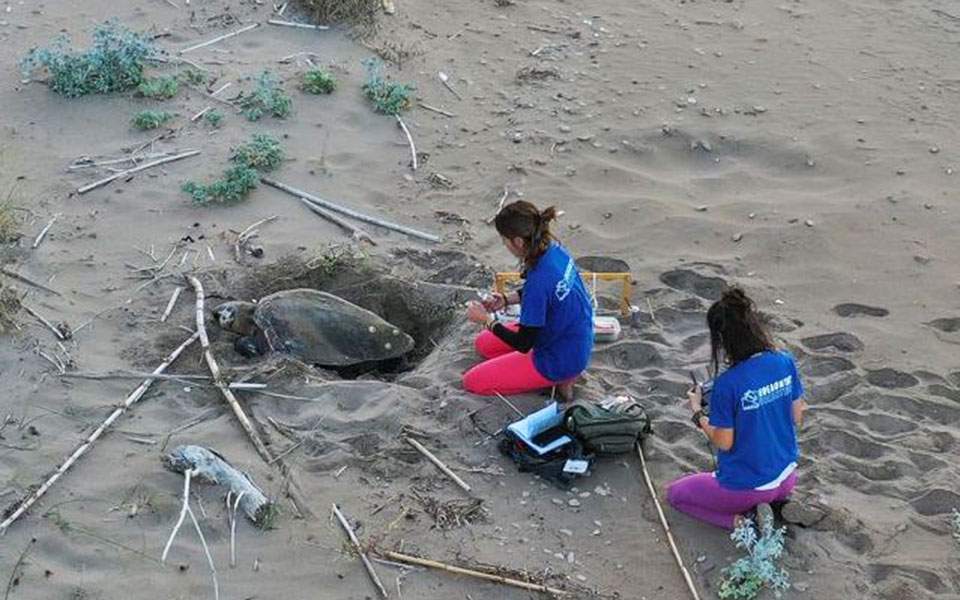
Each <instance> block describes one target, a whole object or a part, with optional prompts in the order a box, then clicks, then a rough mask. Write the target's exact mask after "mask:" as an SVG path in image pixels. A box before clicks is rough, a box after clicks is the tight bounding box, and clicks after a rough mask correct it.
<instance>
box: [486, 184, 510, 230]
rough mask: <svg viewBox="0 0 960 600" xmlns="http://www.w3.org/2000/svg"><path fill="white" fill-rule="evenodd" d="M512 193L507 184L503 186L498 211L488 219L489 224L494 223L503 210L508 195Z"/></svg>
mask: <svg viewBox="0 0 960 600" xmlns="http://www.w3.org/2000/svg"><path fill="white" fill-rule="evenodd" d="M509 195H510V190H509V189H507V186H503V194H502V195H501V196H500V202H498V203H497V212H495V213H493V216H492V217H490V218H489V219H487V225H489V224H491V223H493V222H494V221H495V220H496V218H497V215H499V214H500V211H501V210H503V203H504V202H506V201H507V197H508V196H509Z"/></svg>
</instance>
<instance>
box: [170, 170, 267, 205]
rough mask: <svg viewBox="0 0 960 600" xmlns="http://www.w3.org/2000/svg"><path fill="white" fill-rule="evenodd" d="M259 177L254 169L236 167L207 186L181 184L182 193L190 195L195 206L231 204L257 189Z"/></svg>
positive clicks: (191, 183)
mask: <svg viewBox="0 0 960 600" xmlns="http://www.w3.org/2000/svg"><path fill="white" fill-rule="evenodd" d="M259 180H260V175H259V173H257V171H256V169H251V168H250V167H244V166H236V167H232V168H230V169H227V170H226V171H224V173H223V177H222V178H221V179H217V180H216V181H213V182H212V183H209V184H199V183H195V182H193V181H188V182H186V183H185V184H183V188H182V189H183V191H184V192H186V193H188V194H190V197H191V198H193V201H194V202H195V203H197V204H210V203H217V204H232V203H234V202H239V201H241V200H243V199H244V198H246V197H247V195H248V194H249V193H250V191H251V190H253V189H254V188H255V187H257V182H258V181H259Z"/></svg>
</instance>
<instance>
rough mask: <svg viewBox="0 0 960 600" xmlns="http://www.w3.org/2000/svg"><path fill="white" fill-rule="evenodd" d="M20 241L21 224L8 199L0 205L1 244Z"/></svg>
mask: <svg viewBox="0 0 960 600" xmlns="http://www.w3.org/2000/svg"><path fill="white" fill-rule="evenodd" d="M11 195H12V193H11ZM19 239H20V222H19V220H18V219H17V216H16V214H14V212H13V206H11V205H10V199H9V198H7V200H5V201H4V202H2V203H0V244H9V243H11V242H15V241H17V240H19Z"/></svg>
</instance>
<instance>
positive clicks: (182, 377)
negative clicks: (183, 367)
mask: <svg viewBox="0 0 960 600" xmlns="http://www.w3.org/2000/svg"><path fill="white" fill-rule="evenodd" d="M62 376H63V377H67V378H71V379H95V380H96V379H160V380H171V381H210V377H209V376H208V375H188V374H186V373H183V374H173V373H141V372H139V371H111V372H107V373H89V372H83V371H79V372H73V373H64V374H63V375H62Z"/></svg>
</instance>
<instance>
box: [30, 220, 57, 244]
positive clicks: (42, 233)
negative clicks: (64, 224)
mask: <svg viewBox="0 0 960 600" xmlns="http://www.w3.org/2000/svg"><path fill="white" fill-rule="evenodd" d="M58 218H60V213H57V214H55V215H53V218H52V219H50V222H49V223H47V226H46V227H44V228H43V229H41V230H40V233H39V234H38V235H37V238H36V239H35V240H33V245H32V246H31V248H33V249H34V250H36V249H37V247H38V246H39V245H40V242H42V241H43V238H44V237H46V235H47V232H48V231H50V228H51V227H53V224H54V223H56V222H57V219H58Z"/></svg>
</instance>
